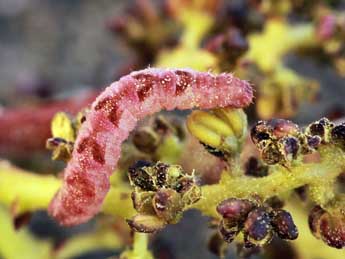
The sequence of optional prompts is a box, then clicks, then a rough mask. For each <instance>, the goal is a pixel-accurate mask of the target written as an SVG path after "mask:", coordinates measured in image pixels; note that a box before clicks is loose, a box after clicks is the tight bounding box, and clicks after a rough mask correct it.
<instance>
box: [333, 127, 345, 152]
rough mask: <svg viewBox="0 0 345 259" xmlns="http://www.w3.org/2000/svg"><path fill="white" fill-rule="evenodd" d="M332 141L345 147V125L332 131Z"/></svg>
mask: <svg viewBox="0 0 345 259" xmlns="http://www.w3.org/2000/svg"><path fill="white" fill-rule="evenodd" d="M331 136H332V140H333V142H335V143H339V144H341V145H342V147H345V123H343V124H340V125H337V126H335V127H334V128H333V129H332V131H331Z"/></svg>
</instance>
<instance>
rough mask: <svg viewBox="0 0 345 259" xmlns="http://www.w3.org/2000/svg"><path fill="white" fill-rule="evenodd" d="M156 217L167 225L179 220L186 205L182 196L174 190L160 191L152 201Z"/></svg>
mask: <svg viewBox="0 0 345 259" xmlns="http://www.w3.org/2000/svg"><path fill="white" fill-rule="evenodd" d="M152 205H153V208H154V210H155V212H156V215H157V216H158V217H159V218H161V219H163V220H164V221H165V222H167V223H175V222H177V221H178V220H179V218H180V216H181V213H182V210H183V207H184V204H183V203H182V199H181V195H180V194H179V193H177V192H176V191H175V190H173V189H165V188H161V189H159V190H158V191H157V192H156V194H155V195H154V197H153V200H152Z"/></svg>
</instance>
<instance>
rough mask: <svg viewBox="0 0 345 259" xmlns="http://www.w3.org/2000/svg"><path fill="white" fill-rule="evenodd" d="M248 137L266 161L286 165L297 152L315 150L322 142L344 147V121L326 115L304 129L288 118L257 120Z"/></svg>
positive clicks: (289, 163) (306, 152)
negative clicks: (334, 121) (333, 119)
mask: <svg viewBox="0 0 345 259" xmlns="http://www.w3.org/2000/svg"><path fill="white" fill-rule="evenodd" d="M251 138H252V141H253V142H254V144H255V145H256V147H257V148H258V149H259V151H260V152H261V157H262V159H263V161H264V162H265V163H267V164H270V165H271V164H277V163H279V164H282V165H284V166H286V167H289V166H290V165H291V163H292V162H293V161H294V160H296V159H297V157H298V155H300V154H308V153H311V152H313V151H316V150H317V148H318V147H319V146H320V145H322V144H335V145H340V147H341V148H345V124H344V123H343V124H340V125H334V124H333V123H332V122H330V121H329V120H328V119H327V118H322V119H320V120H318V121H316V122H313V123H311V124H309V125H308V126H307V127H306V129H305V130H304V131H302V130H300V129H299V127H298V126H297V125H296V124H294V123H292V122H291V121H288V120H283V119H272V120H268V121H259V122H258V123H257V124H256V125H255V126H254V127H253V128H252V130H251Z"/></svg>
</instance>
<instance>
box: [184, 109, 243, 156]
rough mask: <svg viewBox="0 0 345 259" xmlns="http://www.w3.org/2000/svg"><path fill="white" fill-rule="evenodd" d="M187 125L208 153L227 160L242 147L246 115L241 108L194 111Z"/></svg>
mask: <svg viewBox="0 0 345 259" xmlns="http://www.w3.org/2000/svg"><path fill="white" fill-rule="evenodd" d="M187 127H188V130H189V132H190V133H191V134H192V135H193V136H195V137H196V138H197V139H198V140H199V141H200V142H201V143H202V144H203V145H204V146H205V148H206V150H207V151H208V152H209V153H211V154H213V155H215V156H218V157H221V158H223V159H224V160H229V159H230V158H231V157H233V156H235V155H237V154H239V153H240V151H241V149H242V145H243V143H244V140H245V136H246V130H247V117H246V115H245V113H244V112H243V110H242V109H232V108H220V109H215V110H212V111H210V112H205V111H194V112H192V114H191V115H190V116H189V117H188V119H187Z"/></svg>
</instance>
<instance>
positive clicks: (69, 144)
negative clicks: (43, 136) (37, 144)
mask: <svg viewBox="0 0 345 259" xmlns="http://www.w3.org/2000/svg"><path fill="white" fill-rule="evenodd" d="M84 121H85V115H84V112H80V113H78V114H77V116H76V117H75V118H72V117H71V116H69V115H68V114H66V113H64V112H59V113H57V114H56V115H55V116H54V118H53V119H52V122H51V132H52V138H49V139H48V140H47V142H46V147H47V149H49V150H52V152H53V153H52V159H53V160H62V161H65V162H68V161H69V160H70V158H71V156H72V151H73V146H74V141H75V139H76V136H77V134H78V131H79V128H80V126H81V124H82V123H83V122H84Z"/></svg>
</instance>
